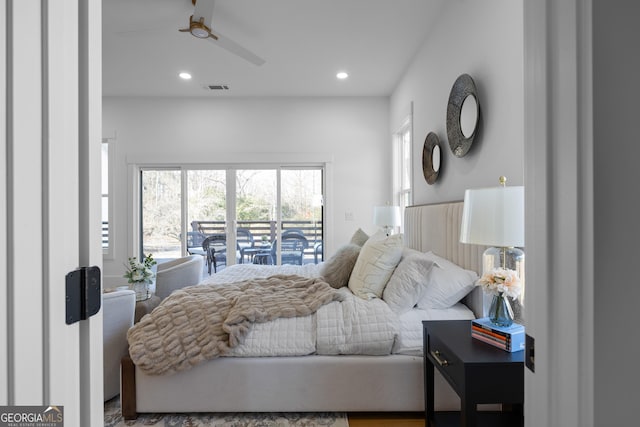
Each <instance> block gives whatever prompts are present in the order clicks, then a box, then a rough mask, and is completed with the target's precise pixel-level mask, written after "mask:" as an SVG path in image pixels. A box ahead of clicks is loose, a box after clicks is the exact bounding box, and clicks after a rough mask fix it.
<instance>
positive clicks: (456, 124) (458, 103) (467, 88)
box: [447, 74, 480, 157]
mask: <svg viewBox="0 0 640 427" xmlns="http://www.w3.org/2000/svg"><path fill="white" fill-rule="evenodd" d="M469 95H473V96H474V97H475V99H476V108H477V109H478V111H477V115H476V117H477V118H476V123H475V126H474V129H473V134H471V136H469V137H468V138H467V137H465V136H464V134H463V133H462V129H461V126H460V112H461V111H462V104H464V101H465V99H467V97H468V96H469ZM479 124H480V100H479V98H478V93H477V91H476V85H475V83H474V81H473V79H472V78H471V76H469V75H468V74H462V75H461V76H460V77H458V78H457V79H456V81H455V83H454V84H453V87H452V88H451V93H450V94H449V102H448V104H447V138H448V139H449V148H451V152H452V153H453V155H454V156H456V157H464V156H465V155H466V154H467V153H468V152H469V150H470V149H471V146H472V145H473V140H474V138H475V137H476V135H477V134H478V127H479Z"/></svg>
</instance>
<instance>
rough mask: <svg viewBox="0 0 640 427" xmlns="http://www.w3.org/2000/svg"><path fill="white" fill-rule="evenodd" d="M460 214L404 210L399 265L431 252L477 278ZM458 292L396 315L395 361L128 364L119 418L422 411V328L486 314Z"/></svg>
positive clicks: (439, 399)
mask: <svg viewBox="0 0 640 427" xmlns="http://www.w3.org/2000/svg"><path fill="white" fill-rule="evenodd" d="M461 213H462V202H454V203H444V204H437V205H423V206H413V207H409V208H407V209H406V211H405V233H404V236H403V240H404V241H403V244H404V246H405V247H406V248H408V249H405V250H403V259H405V257H408V256H407V254H409V255H411V256H415V257H420V256H422V255H421V254H423V253H428V252H430V253H434V254H437V255H439V256H440V257H441V258H443V259H444V260H443V261H442V262H441V263H440V264H442V265H444V264H443V263H444V262H449V263H451V265H453V266H455V267H456V268H458V269H459V270H464V271H467V272H476V271H479V270H480V269H481V255H482V251H483V249H484V248H481V247H476V246H470V245H462V244H460V243H459V230H460V218H461ZM412 250H413V251H412ZM445 260H446V261H445ZM401 262H402V261H401ZM271 268H275V267H268V266H255V265H248V266H247V265H245V266H244V267H243V266H242V265H239V266H233V267H228V268H227V269H225V270H223V272H222V273H224V274H221V273H218V274H216V275H212V276H211V278H210V279H206V280H205V283H204V284H207V283H209V284H216V283H224V282H226V281H236V280H239V279H241V278H245V277H266V276H269V275H270V274H272V273H274V272H275V271H276V270H271ZM279 268H280V269H279V270H277V272H278V273H280V274H296V275H301V276H305V277H313V276H316V275H318V272H319V271H320V270H319V269H322V268H323V266H322V265H320V266H315V265H304V266H281V267H279ZM398 270H399V268H397V269H396V271H398ZM456 271H458V270H456ZM225 272H226V273H225ZM467 286H468V285H467ZM344 291H345V290H342V292H344ZM455 292H463V294H466V296H465V297H464V298H463V299H462V300H461V301H460V302H459V303H456V304H453V305H452V306H451V307H450V309H442V310H438V309H429V307H423V308H422V309H420V308H418V307H414V308H411V309H407V310H403V312H402V314H398V315H397V319H396V320H395V321H394V322H395V323H394V325H395V326H394V327H396V328H397V329H398V331H401V332H402V333H398V334H397V335H396V336H395V338H394V340H393V343H392V350H391V354H378V355H364V354H340V355H335V354H318V352H315V351H311V352H310V353H309V354H303V353H295V352H294V353H292V354H291V355H288V354H287V355H273V356H271V357H257V356H254V355H253V354H252V353H251V351H248V352H245V353H242V352H240V353H239V354H234V356H237V357H219V358H216V359H214V360H209V361H207V362H204V363H202V364H199V365H197V366H194V367H193V368H191V369H188V370H182V371H179V372H175V373H172V374H170V375H153V374H149V373H146V372H144V371H143V370H142V369H141V368H140V367H138V366H135V365H134V364H133V362H132V361H131V359H130V358H125V359H124V360H123V364H122V411H123V415H124V417H125V418H127V419H132V418H135V417H136V416H137V413H144V412H324V411H345V412H414V411H423V410H424V394H423V393H424V387H423V383H424V374H423V360H422V327H421V321H422V320H430V319H432V320H436V319H456V318H458V319H460V318H472V317H474V316H476V317H482V316H484V314H485V313H486V309H487V304H488V301H487V299H486V298H485V297H484V295H483V293H482V292H481V291H480V290H479V288H475V289H474V288H473V287H471V288H467V289H466V290H461V289H458V288H457V289H456V290H455ZM444 298H452V295H444ZM455 298H456V299H458V298H459V297H458V296H455ZM331 304H337V303H334V302H332V303H330V304H328V305H326V306H323V307H321V308H320V309H318V313H320V312H321V310H324V309H325V307H329V306H331ZM327 310H328V309H327ZM314 316H315V314H314ZM319 316H320V314H318V317H319ZM268 323H269V322H268ZM268 327H269V325H265V326H264V328H267V329H268ZM248 338H249V337H248ZM248 341H250V340H248ZM254 341H255V340H254ZM318 342H320V341H319V339H318ZM258 344H259V343H258ZM342 344H344V343H342ZM347 344H348V343H347ZM347 347H348V346H347ZM332 351H335V350H332ZM328 353H331V351H329V352H328ZM356 353H357V352H356ZM278 354H280V353H278ZM435 387H436V395H435V407H436V410H457V409H459V398H458V397H457V396H456V395H455V393H453V391H452V390H451V389H450V388H449V386H448V385H447V384H446V382H445V381H444V379H442V378H441V377H437V378H436V383H435Z"/></svg>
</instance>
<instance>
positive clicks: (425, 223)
mask: <svg viewBox="0 0 640 427" xmlns="http://www.w3.org/2000/svg"><path fill="white" fill-rule="evenodd" d="M462 208H463V202H451V203H439V204H433V205H418V206H409V207H407V208H406V209H405V213H404V224H405V225H404V238H405V245H406V246H408V247H410V248H412V249H417V250H419V251H421V252H427V251H433V252H434V253H435V254H436V255H439V256H441V257H443V258H446V259H448V260H450V261H452V262H454V263H456V264H457V265H459V266H460V267H462V268H464V269H466V270H473V271H475V272H477V273H478V274H481V273H482V253H483V252H484V250H485V249H486V247H484V246H477V245H467V244H463V243H460V222H461V220H462ZM463 302H464V303H465V304H466V305H467V306H468V307H469V308H471V310H473V312H474V313H475V315H476V316H477V317H484V316H485V314H486V312H487V308H488V304H489V303H490V298H487V297H486V296H485V295H484V293H483V292H482V291H481V289H480V288H477V289H475V290H474V291H473V292H471V293H470V294H469V295H468V296H467V297H466V298H465V300H464V301H463Z"/></svg>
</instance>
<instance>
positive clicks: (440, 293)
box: [418, 252, 478, 308]
mask: <svg viewBox="0 0 640 427" xmlns="http://www.w3.org/2000/svg"><path fill="white" fill-rule="evenodd" d="M424 255H425V256H426V257H427V258H428V259H431V260H432V261H433V262H434V263H435V266H434V267H433V268H432V269H431V271H430V272H429V280H428V283H427V286H426V287H425V289H424V292H423V293H422V297H421V298H420V301H418V307H419V308H449V307H451V306H452V305H454V304H455V303H457V302H458V301H460V300H461V299H462V298H464V297H465V296H466V295H467V294H468V293H469V292H471V291H472V290H473V288H474V287H475V282H476V280H477V279H478V274H477V273H476V272H475V271H471V270H465V269H463V268H462V267H460V266H458V265H456V264H454V263H452V262H451V261H448V260H446V259H444V258H442V257H439V256H438V255H436V254H434V253H433V252H427V253H425V254H424Z"/></svg>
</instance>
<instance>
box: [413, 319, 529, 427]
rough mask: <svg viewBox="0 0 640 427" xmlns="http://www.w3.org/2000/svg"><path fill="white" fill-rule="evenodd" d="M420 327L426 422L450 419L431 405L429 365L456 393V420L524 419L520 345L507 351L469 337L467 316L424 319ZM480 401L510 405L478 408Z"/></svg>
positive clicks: (468, 426) (465, 423)
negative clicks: (486, 410) (500, 408)
mask: <svg viewBox="0 0 640 427" xmlns="http://www.w3.org/2000/svg"><path fill="white" fill-rule="evenodd" d="M422 329H423V340H424V355H425V357H424V388H425V390H424V395H425V421H426V426H427V427H432V426H434V425H437V426H438V427H441V426H443V425H447V423H448V422H449V421H445V417H444V416H443V417H442V418H439V415H440V414H437V413H435V411H434V405H433V393H434V387H433V379H434V367H435V368H436V369H438V371H439V372H440V374H442V376H443V377H444V379H445V380H446V381H447V382H448V383H449V385H451V387H452V388H453V390H454V391H455V392H456V394H457V395H458V396H460V408H461V410H460V414H459V417H460V424H459V425H460V426H462V427H476V426H480V425H491V426H498V425H505V426H506V425H508V426H523V425H524V418H523V404H524V363H523V362H524V351H518V352H514V353H508V352H506V351H504V350H501V349H499V348H496V347H493V346H491V345H489V344H486V343H483V342H482V341H479V340H476V339H474V338H472V337H471V322H470V321H469V320H445V321H424V322H422ZM479 403H502V404H508V405H511V407H512V411H509V412H500V413H484V412H478V411H477V407H476V405H477V404H479ZM443 415H444V414H443ZM448 415H449V416H448V417H447V418H449V419H450V418H451V414H448ZM454 417H455V418H457V415H455V416H454ZM436 420H437V423H436V424H434V421H436ZM454 422H455V420H454ZM485 422H486V424H485ZM453 425H456V424H453Z"/></svg>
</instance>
